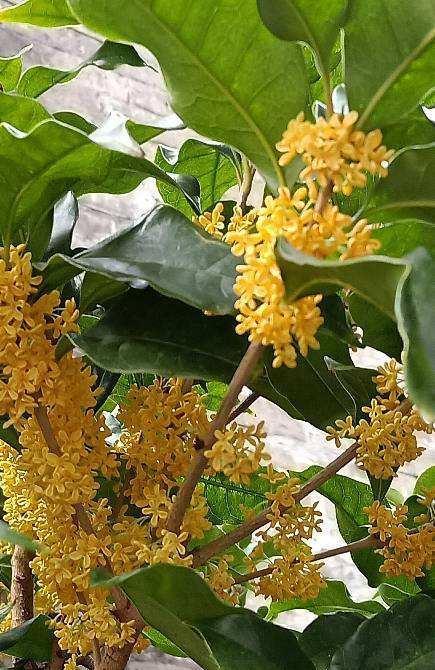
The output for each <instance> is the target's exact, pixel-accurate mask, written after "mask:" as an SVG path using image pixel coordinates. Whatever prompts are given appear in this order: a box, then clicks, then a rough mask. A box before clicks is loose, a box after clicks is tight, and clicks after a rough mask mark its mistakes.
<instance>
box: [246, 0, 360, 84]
mask: <svg viewBox="0 0 435 670" xmlns="http://www.w3.org/2000/svg"><path fill="white" fill-rule="evenodd" d="M257 5H258V9H259V12H260V16H261V18H262V19H263V21H264V23H265V24H266V26H267V27H268V28H269V30H271V31H272V32H273V34H274V35H276V36H277V37H280V38H281V39H283V40H289V41H291V42H295V41H297V42H305V43H306V44H308V45H309V46H310V47H311V48H312V49H313V51H314V54H315V57H316V64H317V67H318V70H319V73H320V74H321V75H322V76H323V77H326V78H327V79H328V78H329V66H330V58H331V53H332V49H333V47H334V44H335V42H336V41H337V39H338V35H339V32H340V28H341V27H342V25H343V24H344V20H345V15H346V10H347V5H348V0H328V2H322V3H313V2H312V1H311V0H257Z"/></svg>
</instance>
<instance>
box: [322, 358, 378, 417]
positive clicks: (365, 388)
mask: <svg viewBox="0 0 435 670" xmlns="http://www.w3.org/2000/svg"><path fill="white" fill-rule="evenodd" d="M326 365H327V366H328V369H329V370H331V372H332V373H333V374H334V375H335V376H336V377H337V379H338V380H339V381H340V383H341V384H342V385H343V387H344V388H345V389H346V390H347V391H348V393H349V394H350V395H351V396H352V398H353V400H354V402H355V412H354V418H355V419H356V420H357V421H359V420H360V419H361V418H362V416H363V415H362V412H361V408H362V407H364V406H367V405H370V403H371V400H372V398H374V397H375V395H376V385H375V384H374V382H373V376H374V375H375V374H376V370H370V369H368V368H356V367H355V366H353V365H342V364H341V363H337V361H333V360H331V359H329V358H328V359H326Z"/></svg>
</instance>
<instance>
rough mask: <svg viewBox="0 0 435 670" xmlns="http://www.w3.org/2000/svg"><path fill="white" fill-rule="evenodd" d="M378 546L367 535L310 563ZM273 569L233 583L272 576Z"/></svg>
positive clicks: (241, 578)
mask: <svg viewBox="0 0 435 670" xmlns="http://www.w3.org/2000/svg"><path fill="white" fill-rule="evenodd" d="M380 546H382V543H381V542H379V540H377V539H376V538H375V537H373V535H369V536H368V537H364V538H363V539H362V540H358V541H357V542H352V543H351V544H345V545H343V546H342V547H335V548H334V549H327V550H326V551H321V552H320V553H318V554H313V556H312V557H311V559H310V562H314V561H321V560H323V559H324V558H330V557H331V556H339V555H340V554H347V553H353V552H354V551H362V550H363V549H370V548H372V547H380ZM295 562H297V561H295ZM275 568H276V566H275V565H271V566H269V567H268V568H263V569H262V570H255V571H254V572H250V573H249V574H247V575H240V577H238V578H237V579H236V580H235V581H234V583H235V584H244V583H245V582H251V581H252V580H253V579H259V578H260V577H266V576H267V575H270V574H272V572H273V571H274V570H275Z"/></svg>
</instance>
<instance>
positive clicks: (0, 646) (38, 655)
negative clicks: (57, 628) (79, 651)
mask: <svg viewBox="0 0 435 670" xmlns="http://www.w3.org/2000/svg"><path fill="white" fill-rule="evenodd" d="M48 623H49V619H48V617H46V616H43V615H42V614H40V615H39V616H37V617H35V618H34V619H30V621H26V623H25V624H23V625H22V626H19V627H18V628H11V630H8V631H7V632H6V633H1V634H0V651H2V652H4V653H6V654H8V655H9V656H16V657H17V658H23V659H29V660H32V661H40V662H43V661H50V660H51V656H52V649H53V640H54V633H53V630H52V629H51V628H50V627H49V625H48Z"/></svg>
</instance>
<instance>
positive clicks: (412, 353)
mask: <svg viewBox="0 0 435 670" xmlns="http://www.w3.org/2000/svg"><path fill="white" fill-rule="evenodd" d="M412 265H413V267H412V272H411V273H410V275H409V276H408V277H407V278H406V279H405V281H404V283H403V285H402V287H401V291H400V294H399V296H398V309H397V312H398V315H399V331H400V334H401V336H402V339H403V342H404V356H403V358H404V370H405V380H406V387H407V389H408V391H409V395H410V397H411V398H412V400H413V401H414V402H415V404H416V405H417V406H418V407H419V408H420V409H421V410H422V412H423V414H424V415H425V416H426V417H427V418H428V419H429V420H433V419H435V384H434V380H435V333H434V328H433V314H434V302H433V295H434V293H433V287H434V286H435V259H434V258H433V257H431V256H430V255H429V254H428V253H427V251H425V250H424V249H423V248H419V249H417V250H416V251H415V252H414V253H413V255H412Z"/></svg>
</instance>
